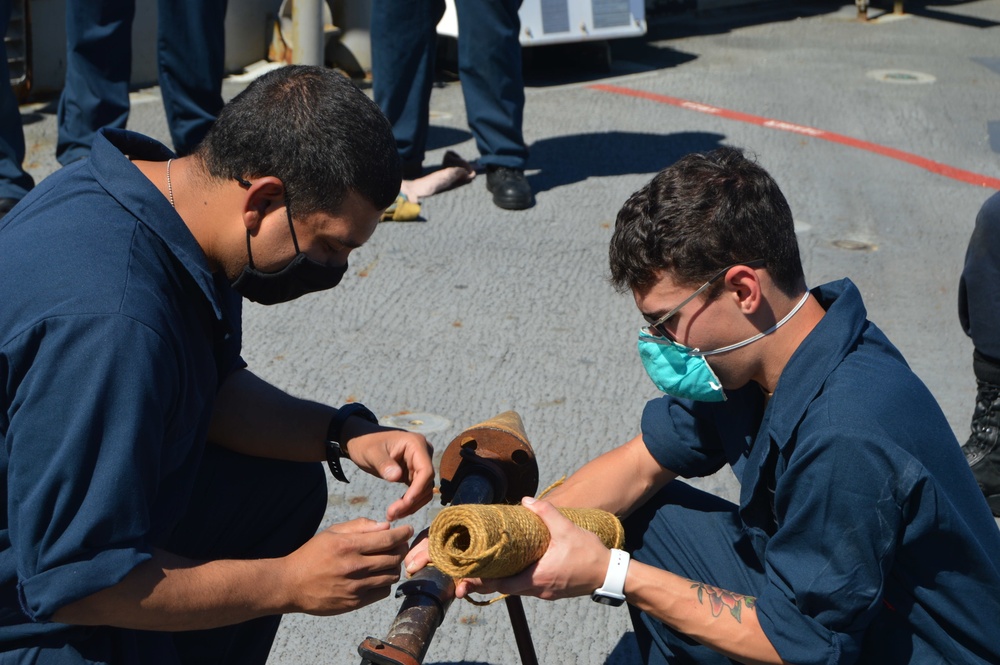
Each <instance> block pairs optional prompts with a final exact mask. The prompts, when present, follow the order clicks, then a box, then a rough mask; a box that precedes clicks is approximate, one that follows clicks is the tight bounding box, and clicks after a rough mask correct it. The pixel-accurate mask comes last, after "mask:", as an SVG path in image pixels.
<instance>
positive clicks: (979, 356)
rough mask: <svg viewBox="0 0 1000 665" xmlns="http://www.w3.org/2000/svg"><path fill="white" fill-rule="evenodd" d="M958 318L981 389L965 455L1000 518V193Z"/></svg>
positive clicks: (974, 244) (982, 216)
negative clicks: (968, 339)
mask: <svg viewBox="0 0 1000 665" xmlns="http://www.w3.org/2000/svg"><path fill="white" fill-rule="evenodd" d="M958 316H959V320H960V321H961V323H962V328H963V329H964V330H965V332H966V334H967V335H969V337H970V338H971V339H972V345H973V347H974V351H973V356H972V369H973V372H974V373H975V375H976V387H977V390H976V405H975V408H974V410H973V413H972V427H971V434H970V436H969V440H968V441H967V442H966V443H965V446H964V449H965V456H966V458H967V459H968V460H969V464H970V465H971V466H972V472H973V474H974V475H975V476H976V481H977V482H978V483H979V487H980V488H981V489H982V490H983V494H984V495H985V496H986V500H987V501H988V502H989V504H990V509H991V510H992V511H993V514H994V515H997V516H998V517H1000V445H998V441H1000V194H994V195H993V196H991V197H990V198H989V199H987V201H986V203H984V204H983V206H982V208H980V210H979V214H978V215H977V216H976V227H975V229H974V230H973V232H972V237H971V238H970V239H969V248H968V251H967V252H966V255H965V267H964V269H963V270H962V277H961V279H960V281H959V285H958Z"/></svg>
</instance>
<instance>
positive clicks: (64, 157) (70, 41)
mask: <svg viewBox="0 0 1000 665" xmlns="http://www.w3.org/2000/svg"><path fill="white" fill-rule="evenodd" d="M134 16H135V0H87V2H67V3H66V80H65V83H64V85H63V91H62V95H61V96H60V97H59V108H58V112H57V118H58V124H59V134H58V139H57V142H56V159H58V160H59V163H61V164H63V165H66V164H69V163H70V162H74V161H76V160H77V159H80V158H81V157H86V156H87V155H89V154H90V146H91V144H92V143H93V142H94V136H95V135H96V134H97V130H99V129H101V128H102V127H116V128H119V129H124V128H125V123H126V121H127V120H128V110H129V102H128V86H129V77H130V75H131V73H132V19H133V17H134Z"/></svg>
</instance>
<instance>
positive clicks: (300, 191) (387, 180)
mask: <svg viewBox="0 0 1000 665" xmlns="http://www.w3.org/2000/svg"><path fill="white" fill-rule="evenodd" d="M195 155H196V156H197V157H198V158H199V159H200V160H201V162H202V163H203V164H204V166H205V168H206V169H207V171H208V173H209V174H210V175H211V176H213V177H215V178H219V179H232V178H246V179H253V178H255V177H257V178H259V177H263V176H268V175H270V176H275V177H277V178H280V179H281V181H282V183H283V184H284V186H285V190H286V192H287V195H288V198H289V200H294V202H295V212H296V213H297V214H300V215H308V214H312V213H314V212H319V211H325V212H337V211H338V210H339V208H340V206H341V205H342V204H343V202H344V199H345V197H346V196H347V194H348V191H351V190H353V191H355V192H358V193H359V194H361V195H362V196H363V197H364V198H366V199H367V200H368V201H369V202H371V203H372V204H373V205H374V206H375V207H376V208H385V207H388V206H389V204H391V203H392V202H393V201H394V200H395V199H396V196H397V195H398V194H399V186H400V182H401V176H400V161H399V154H398V152H397V150H396V142H395V139H394V138H393V136H392V127H391V126H390V125H389V121H388V120H386V118H385V116H384V115H382V112H381V111H380V110H379V108H378V106H377V105H376V104H375V102H373V101H372V100H371V99H369V98H368V97H367V96H366V95H365V94H364V93H363V92H361V91H360V90H359V89H358V88H357V87H356V86H355V85H354V84H353V83H351V81H350V80H349V79H348V78H347V77H345V76H343V75H342V74H339V73H337V72H335V71H333V70H330V69H326V68H323V67H312V66H306V65H289V66H286V67H279V68H278V69H275V70H273V71H270V72H267V73H266V74H264V75H263V76H261V77H259V78H257V79H255V80H254V81H253V82H252V83H251V84H250V85H249V86H248V87H247V88H246V89H245V90H243V91H242V92H241V93H240V94H238V95H237V96H236V97H234V98H233V99H232V101H230V102H229V103H228V104H226V106H224V107H223V109H222V111H221V112H220V114H219V117H218V119H217V120H216V121H215V123H214V124H213V125H212V128H211V129H210V130H209V132H208V135H207V136H206V137H205V139H204V140H203V141H202V142H201V143H200V144H199V145H198V147H197V148H196V149H195Z"/></svg>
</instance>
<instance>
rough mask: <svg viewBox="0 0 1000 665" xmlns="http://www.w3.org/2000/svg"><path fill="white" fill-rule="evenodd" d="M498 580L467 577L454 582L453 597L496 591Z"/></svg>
mask: <svg viewBox="0 0 1000 665" xmlns="http://www.w3.org/2000/svg"><path fill="white" fill-rule="evenodd" d="M497 582H499V580H483V579H479V578H478V577H467V578H465V579H461V580H459V581H458V582H457V583H456V584H455V597H456V598H465V597H466V596H468V595H469V594H470V593H478V594H483V595H485V594H490V593H495V592H496V591H497Z"/></svg>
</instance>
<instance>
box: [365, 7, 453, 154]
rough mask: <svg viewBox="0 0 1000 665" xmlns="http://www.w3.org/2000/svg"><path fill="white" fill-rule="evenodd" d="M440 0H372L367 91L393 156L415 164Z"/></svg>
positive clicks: (426, 118)
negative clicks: (388, 131)
mask: <svg viewBox="0 0 1000 665" xmlns="http://www.w3.org/2000/svg"><path fill="white" fill-rule="evenodd" d="M443 14H444V0H372V19H371V43H372V92H373V97H374V99H375V103H376V104H378V106H379V108H380V109H382V113H384V114H385V117H386V118H388V119H389V122H390V123H391V124H392V133H393V136H394V137H395V139H396V147H397V148H398V150H399V157H400V159H402V160H403V162H404V163H405V162H414V163H419V162H422V161H423V159H424V152H425V151H426V149H427V129H428V126H429V124H430V115H429V114H430V99H431V87H432V85H433V83H434V67H435V53H436V48H437V46H436V44H437V24H438V21H440V20H441V16H442V15H443Z"/></svg>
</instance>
